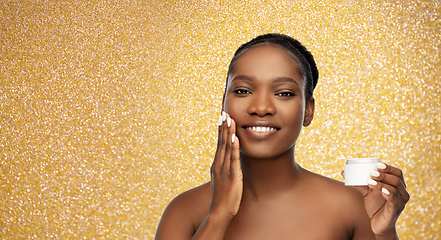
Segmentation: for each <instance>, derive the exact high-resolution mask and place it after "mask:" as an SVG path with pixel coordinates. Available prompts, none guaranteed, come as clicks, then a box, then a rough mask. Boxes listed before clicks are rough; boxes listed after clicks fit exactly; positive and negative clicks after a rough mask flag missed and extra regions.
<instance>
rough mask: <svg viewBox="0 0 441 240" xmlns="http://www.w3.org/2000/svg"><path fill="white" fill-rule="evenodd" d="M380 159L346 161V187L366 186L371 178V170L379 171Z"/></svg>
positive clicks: (352, 159)
mask: <svg viewBox="0 0 441 240" xmlns="http://www.w3.org/2000/svg"><path fill="white" fill-rule="evenodd" d="M380 161H381V160H380V159H379V158H351V159H346V165H345V185H346V186H366V185H367V180H368V179H369V178H371V170H373V169H377V163H379V162H380Z"/></svg>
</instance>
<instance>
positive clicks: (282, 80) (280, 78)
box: [273, 77, 299, 85]
mask: <svg viewBox="0 0 441 240" xmlns="http://www.w3.org/2000/svg"><path fill="white" fill-rule="evenodd" d="M281 82H282V83H283V82H293V83H295V84H297V85H299V83H298V82H297V81H296V80H294V79H292V78H290V77H278V78H275V79H274V81H273V83H281Z"/></svg>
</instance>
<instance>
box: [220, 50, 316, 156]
mask: <svg viewBox="0 0 441 240" xmlns="http://www.w3.org/2000/svg"><path fill="white" fill-rule="evenodd" d="M298 69H299V68H298V64H297V61H296V60H295V59H294V58H293V57H292V56H291V55H290V54H289V53H288V52H287V51H286V50H284V49H283V48H281V47H277V46H274V45H271V44H262V45H257V46H254V47H252V48H250V49H247V50H246V51H245V52H244V53H242V55H241V56H240V57H239V58H237V59H236V61H235V63H234V67H233V70H232V72H231V74H230V75H229V76H228V87H227V89H226V92H225V99H224V110H225V111H226V112H227V113H229V114H230V116H231V118H233V119H234V120H235V121H236V126H237V129H236V131H237V132H236V135H237V136H238V138H239V140H240V147H241V153H242V154H244V155H246V156H248V157H252V158H271V157H277V156H280V155H281V154H283V153H286V152H287V151H292V153H294V146H295V142H296V140H297V138H298V136H299V134H300V130H301V128H302V125H305V126H307V125H309V123H310V122H311V120H312V116H313V113H314V100H313V99H312V100H311V101H309V102H308V103H307V104H306V103H305V90H304V89H305V86H304V85H305V83H304V81H303V78H302V76H301V74H300V73H299V71H298ZM304 120H305V121H304Z"/></svg>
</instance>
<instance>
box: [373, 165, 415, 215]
mask: <svg viewBox="0 0 441 240" xmlns="http://www.w3.org/2000/svg"><path fill="white" fill-rule="evenodd" d="M371 178H372V179H369V181H368V184H369V185H368V186H369V188H371V189H376V190H378V191H381V194H382V196H383V197H384V198H385V199H386V200H387V202H388V211H392V212H393V213H394V214H395V213H396V212H397V211H398V212H401V211H402V210H403V209H404V206H405V205H406V203H407V202H408V201H409V198H410V196H409V193H408V192H407V191H406V185H405V183H404V177H403V173H402V171H401V170H400V169H398V168H395V167H392V166H389V165H386V164H384V163H379V164H378V165H377V170H372V172H371Z"/></svg>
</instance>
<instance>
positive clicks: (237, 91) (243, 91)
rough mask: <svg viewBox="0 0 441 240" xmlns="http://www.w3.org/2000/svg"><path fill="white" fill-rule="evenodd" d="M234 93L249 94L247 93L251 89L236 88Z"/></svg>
mask: <svg viewBox="0 0 441 240" xmlns="http://www.w3.org/2000/svg"><path fill="white" fill-rule="evenodd" d="M234 93H236V94H247V93H250V91H248V90H245V89H236V90H234Z"/></svg>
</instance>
